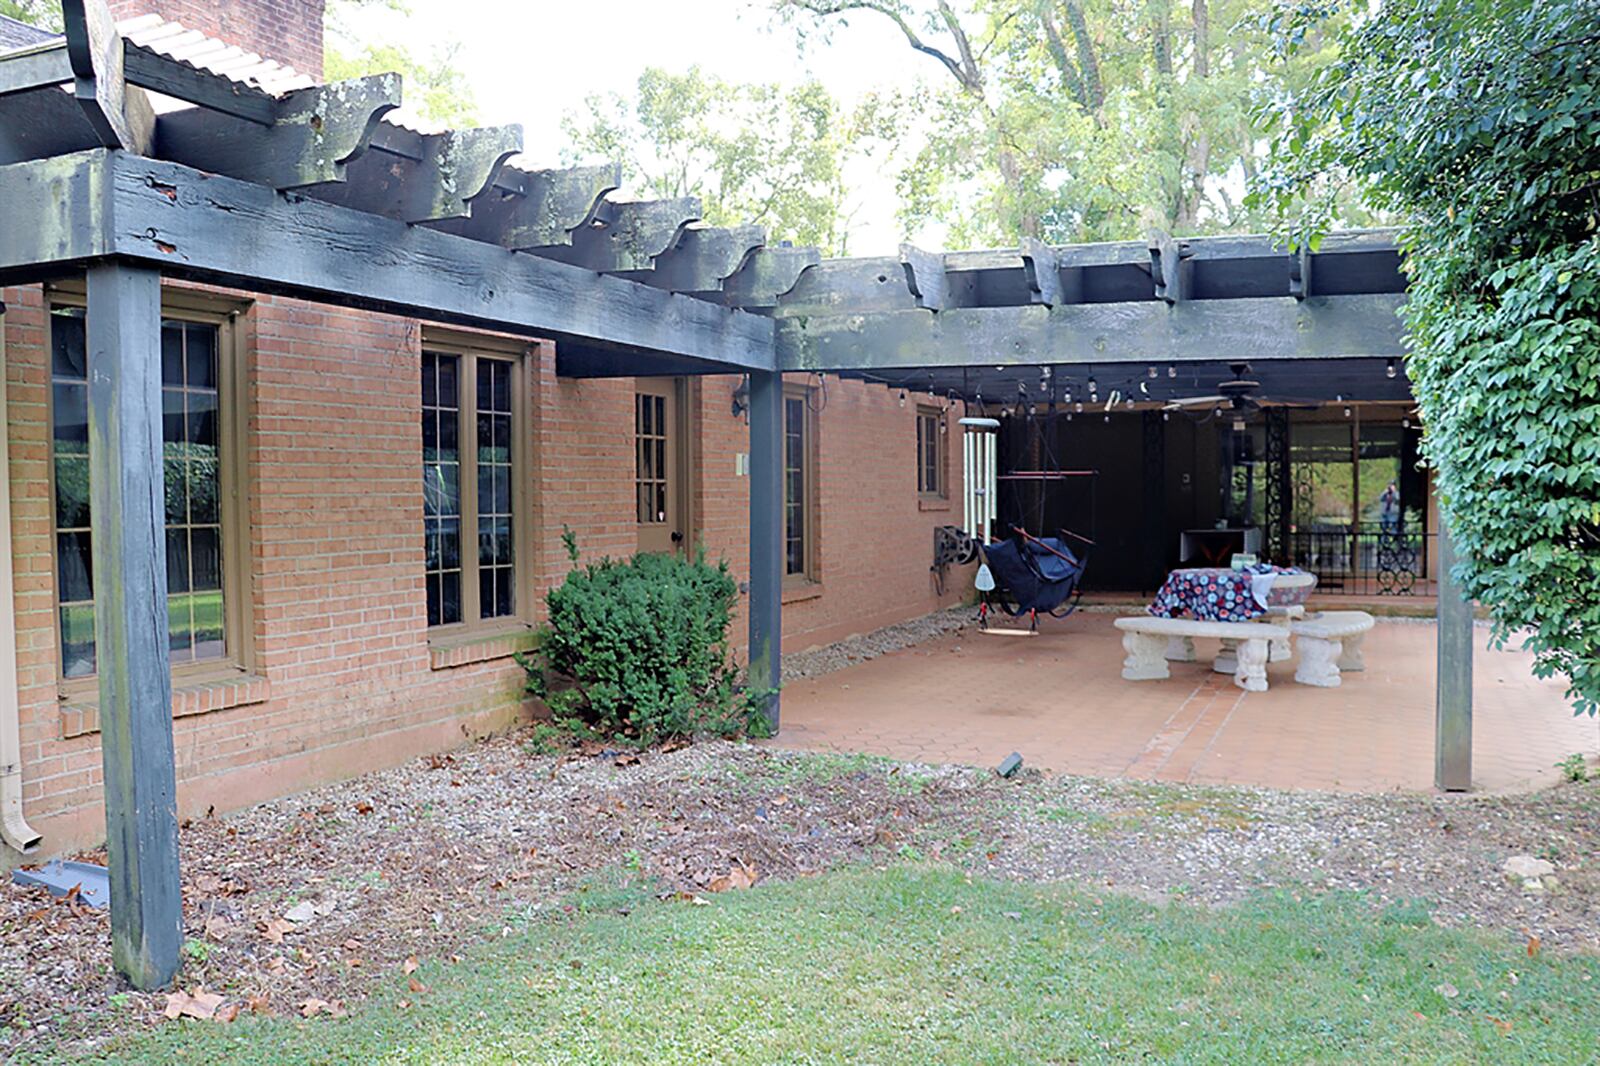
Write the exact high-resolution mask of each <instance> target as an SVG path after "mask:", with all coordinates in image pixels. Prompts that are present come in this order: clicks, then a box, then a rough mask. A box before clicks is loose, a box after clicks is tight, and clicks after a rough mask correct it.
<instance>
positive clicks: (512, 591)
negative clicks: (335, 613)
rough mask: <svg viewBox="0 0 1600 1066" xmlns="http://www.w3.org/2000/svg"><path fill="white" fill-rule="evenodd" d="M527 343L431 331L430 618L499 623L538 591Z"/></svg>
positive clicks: (426, 402) (427, 458) (487, 625)
mask: <svg viewBox="0 0 1600 1066" xmlns="http://www.w3.org/2000/svg"><path fill="white" fill-rule="evenodd" d="M524 380H525V376H524V368H523V358H522V349H521V348H518V347H509V346H508V347H486V346H484V344H483V343H481V342H478V341H476V339H473V338H468V339H466V340H461V339H457V340H456V341H455V342H453V343H452V341H451V339H450V338H449V337H447V336H439V335H435V334H431V333H430V334H429V335H428V336H427V337H425V338H424V341H423V351H422V503H423V518H422V531H423V541H424V551H425V561H424V567H423V572H424V584H425V585H426V588H427V592H426V594H427V603H428V625H429V627H431V628H434V629H437V630H446V629H448V628H450V627H460V628H461V629H462V630H472V629H495V628H499V627H502V626H504V625H507V624H511V623H516V622H518V621H520V620H522V619H523V617H524V615H525V612H526V605H527V602H528V595H527V592H526V584H527V582H526V577H527V573H526V572H527V567H526V565H525V560H526V559H528V557H529V554H528V551H527V546H526V541H527V527H528V508H527V500H526V497H527V492H526V489H525V486H524V484H523V483H524V482H525V481H526V477H525V473H524V472H525V471H526V470H527V465H526V459H525V454H524V453H525V448H526V445H525V442H526V440H527V436H528V434H527V417H528V415H527V411H528V405H527V403H526V400H525V397H524V396H523V395H522V392H523V389H524Z"/></svg>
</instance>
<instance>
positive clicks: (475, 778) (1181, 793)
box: [0, 732, 1600, 1052]
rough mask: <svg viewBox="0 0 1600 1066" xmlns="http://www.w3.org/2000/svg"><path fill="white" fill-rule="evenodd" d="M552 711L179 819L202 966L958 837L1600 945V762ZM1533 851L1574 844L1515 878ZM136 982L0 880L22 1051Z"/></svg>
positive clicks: (1171, 888) (79, 1025)
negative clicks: (724, 737) (601, 738)
mask: <svg viewBox="0 0 1600 1066" xmlns="http://www.w3.org/2000/svg"><path fill="white" fill-rule="evenodd" d="M528 740H529V734H527V733H525V732H524V733H518V734H515V735H512V736H507V737H502V738H498V739H494V740H489V741H486V742H483V743H480V744H478V745H475V746H473V747H471V748H469V749H466V750H463V751H459V752H456V753H453V754H451V755H445V756H434V757H430V758H428V759H424V760H419V761H416V762H413V763H410V764H408V765H406V766H403V767H400V768H397V769H394V770H388V771H383V772H379V773H374V774H369V775H367V776H365V777H362V778H359V779H357V780H353V781H349V782H346V783H343V784H339V785H334V786H330V787H326V788H322V789H318V790H316V791H314V792H311V793H307V794H304V795H301V796H297V797H292V798H289V799H285V800H281V801H278V802H275V803H271V804H267V805H263V806H261V807H257V808H255V809H252V810H249V811H245V812H241V813H239V814H237V815H233V816H229V817H225V818H208V819H202V820H199V821H196V822H194V823H192V824H189V825H187V826H186V827H185V828H184V832H183V834H182V847H183V871H184V873H183V877H184V910H185V926H186V936H187V937H188V944H187V946H186V949H185V968H184V974H183V977H182V985H183V987H184V988H186V989H193V988H194V987H195V986H197V985H198V986H203V987H204V988H205V990H207V991H208V992H214V993H220V994H221V995H222V996H223V997H224V998H223V1004H224V1006H223V1008H222V1009H223V1010H224V1011H226V1010H229V1009H232V1008H238V1009H243V1010H250V1009H255V1010H260V1011H265V1012H272V1013H279V1014H287V1013H291V1012H299V1011H300V1010H301V1009H302V1008H303V1006H304V1004H305V1003H306V1002H307V1001H308V1000H320V1001H324V1002H326V1003H328V1004H329V1005H330V1006H331V1007H335V1008H337V1009H344V1008H349V1007H352V1006H354V1004H356V1003H357V1002H358V1001H359V1000H360V999H362V998H363V997H364V996H366V995H368V994H369V993H370V992H371V991H372V990H373V988H374V987H375V985H376V983H377V982H379V981H386V982H392V981H395V980H405V977H404V973H405V969H406V964H407V960H408V959H411V958H413V957H415V958H417V959H419V960H439V959H441V958H443V959H448V958H450V957H451V956H452V955H456V954H458V953H460V952H461V951H463V950H464V949H465V947H466V946H467V945H468V944H471V943H474V942H477V941H481V940H482V939H484V938H485V937H492V936H498V935H501V931H502V930H507V929H514V928H516V927H517V926H519V925H520V924H521V923H524V922H526V921H529V920H533V919H536V918H538V917H540V916H541V915H543V914H545V913H547V912H549V911H551V910H552V909H557V908H563V907H568V906H571V900H572V899H573V893H574V892H575V891H576V890H578V889H580V888H582V887H584V886H585V885H586V884H589V883H594V882H595V881H596V879H597V877H599V876H600V875H602V874H603V875H604V877H606V878H617V877H621V878H623V879H625V880H630V881H632V882H633V883H634V884H636V885H640V886H648V888H649V890H651V891H655V892H659V893H661V894H664V895H668V896H671V895H677V894H686V895H691V896H692V895H701V896H704V895H708V894H710V893H712V892H713V891H715V890H718V889H726V888H737V887H741V886H742V885H744V884H746V883H748V882H750V881H752V880H753V881H755V882H758V883H759V882H760V881H764V880H767V879H771V878H793V877H803V876H806V875H809V874H811V873H814V872H818V871H821V870H825V869H828V868H829V867H832V866H836V865H838V864H840V863H847V862H856V861H863V860H871V861H878V862H882V861H890V860H892V859H895V858H901V857H903V858H907V859H913V860H916V859H925V860H935V861H942V862H950V863H955V864H958V865H960V866H963V867H965V868H967V869H970V870H972V871H973V872H974V873H983V874H988V875H992V876H999V877H1006V878H1015V879H1019V880H1025V881H1046V880H1064V881H1069V882H1076V883H1080V884H1084V885H1087V886H1096V887H1108V886H1109V887H1111V888H1113V889H1115V890H1118V891H1123V892H1128V893H1132V894H1136V895H1139V896H1142V897H1144V898H1148V899H1153V900H1170V899H1192V900H1199V901H1204V902H1206V903H1210V904H1215V905H1226V904H1227V903H1229V902H1232V901H1234V900H1237V899H1239V898H1241V897H1243V896H1245V895H1246V894H1248V893H1250V892H1253V891H1257V890H1262V889H1274V888H1281V889H1286V890H1292V891H1304V892H1321V891H1328V890H1352V889H1353V890H1361V891H1364V892H1368V893H1370V894H1371V896H1372V898H1373V901H1374V905H1375V907H1377V908H1383V907H1389V906H1403V907H1408V908H1412V909H1411V910H1410V911H1408V913H1414V912H1415V907H1416V905H1415V904H1414V903H1413V902H1412V901H1415V900H1422V901H1424V904H1425V905H1426V907H1427V908H1428V912H1429V913H1431V914H1432V916H1433V918H1434V919H1435V920H1437V921H1440V922H1442V923H1445V924H1452V925H1470V926H1480V927H1484V928H1488V929H1492V930H1496V931H1498V932H1500V933H1502V934H1503V935H1505V936H1507V937H1510V938H1523V937H1528V936H1537V937H1539V938H1540V941H1541V943H1542V945H1543V950H1558V951H1567V950H1594V949H1597V948H1600V942H1597V936H1600V932H1597V931H1600V817H1597V814H1600V788H1596V787H1595V786H1594V785H1568V786H1563V787H1561V788H1557V789H1553V790H1551V791H1549V792H1545V793H1540V794H1535V795H1531V796H1518V797H1496V798H1481V799H1479V798H1443V797H1441V798H1433V797H1428V796H1399V795H1394V796H1369V797H1361V796H1347V795H1325V794H1317V793H1291V792H1273V791H1270V790H1259V789H1221V788H1188V787H1181V786H1167V785H1155V784H1150V783H1144V782H1132V781H1101V780H1095V779H1085V778H1054V777H1053V778H1046V777H1042V776H1040V775H1038V774H1036V773H1027V774H1025V775H1024V776H1023V777H1022V778H1021V779H1019V780H1013V781H1004V780H1000V779H998V778H997V777H995V776H994V774H993V773H992V772H990V771H986V770H976V769H972V768H967V767H930V766H922V765H916V764H904V763H896V762H892V761H890V760H886V759H879V758H875V757H870V756H856V755H829V754H808V753H797V752H787V751H782V750H775V749H773V748H771V747H766V746H752V745H744V744H732V743H726V742H714V743H706V744H698V745H693V746H689V747H685V748H682V749H680V750H675V751H655V752H645V753H642V754H639V755H637V756H635V755H632V754H628V753H620V752H599V751H593V752H591V753H589V754H575V755H568V756H563V757H557V756H548V755H532V754H529V752H528V750H527V747H526V744H527V741H528ZM1513 854H1528V855H1534V856H1539V857H1542V858H1546V859H1548V860H1549V861H1550V862H1552V863H1554V864H1555V866H1556V868H1557V874H1556V877H1555V878H1554V879H1553V881H1552V882H1551V883H1549V884H1547V885H1545V886H1544V887H1542V888H1541V889H1540V890H1539V891H1537V892H1534V891H1530V890H1528V889H1527V888H1525V887H1524V886H1522V885H1520V884H1517V883H1514V882H1511V881H1507V880H1506V879H1505V878H1504V876H1503V875H1502V874H1501V872H1500V866H1501V863H1502V862H1503V861H1504V860H1505V858H1506V857H1508V856H1510V855H1513ZM165 1005H166V1000H165V997H164V996H161V995H141V994H136V993H131V992H128V991H126V990H125V989H124V988H123V987H122V986H121V984H120V982H119V981H118V980H117V978H116V977H115V976H114V974H113V973H112V971H111V965H110V949H109V942H108V932H107V922H106V917H105V914H104V912H101V911H92V910H87V909H84V908H82V907H81V906H76V905H73V904H68V903H63V902H59V901H54V900H52V899H51V898H50V897H49V896H48V895H46V894H45V893H44V892H43V891H42V890H39V889H22V888H17V887H15V886H11V885H6V886H5V887H4V888H3V889H0V1019H3V1021H4V1023H5V1027H4V1028H3V1029H0V1052H14V1051H16V1050H19V1049H21V1048H24V1047H27V1046H30V1045H33V1046H39V1047H46V1046H50V1045H52V1044H55V1043H58V1042H62V1041H65V1042H66V1043H67V1045H68V1046H70V1047H73V1048H79V1049H81V1048H84V1047H86V1046H92V1045H93V1044H94V1043H96V1042H97V1041H99V1040H101V1039H103V1038H104V1037H105V1036H106V1035H107V1034H109V1033H111V1032H113V1031H118V1030H126V1029H127V1028H129V1027H135V1026H140V1025H153V1024H161V1021H160V1018H161V1010H162V1008H163V1007H164V1006H165Z"/></svg>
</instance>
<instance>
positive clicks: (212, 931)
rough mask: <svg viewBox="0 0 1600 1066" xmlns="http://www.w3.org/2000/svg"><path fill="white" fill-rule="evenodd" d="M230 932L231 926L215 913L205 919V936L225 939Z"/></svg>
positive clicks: (231, 931)
mask: <svg viewBox="0 0 1600 1066" xmlns="http://www.w3.org/2000/svg"><path fill="white" fill-rule="evenodd" d="M232 933H233V926H231V925H229V924H228V923H227V922H226V921H224V920H223V919H221V918H219V917H217V916H216V915H214V914H213V915H212V916H211V917H209V918H207V919H206V936H208V937H210V938H211V939H212V940H226V939H227V938H228V937H229V935H230V934H232Z"/></svg>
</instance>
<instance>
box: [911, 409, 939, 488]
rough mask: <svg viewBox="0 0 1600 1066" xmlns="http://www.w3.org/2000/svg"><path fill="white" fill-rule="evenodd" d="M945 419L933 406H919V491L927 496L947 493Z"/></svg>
mask: <svg viewBox="0 0 1600 1066" xmlns="http://www.w3.org/2000/svg"><path fill="white" fill-rule="evenodd" d="M943 421H944V416H943V415H942V414H940V413H939V412H938V411H936V410H934V409H933V408H931V407H919V408H917V491H918V492H920V493H922V494H923V495H925V496H943V495H944V494H945V484H944V433H943V432H941V425H942V423H943Z"/></svg>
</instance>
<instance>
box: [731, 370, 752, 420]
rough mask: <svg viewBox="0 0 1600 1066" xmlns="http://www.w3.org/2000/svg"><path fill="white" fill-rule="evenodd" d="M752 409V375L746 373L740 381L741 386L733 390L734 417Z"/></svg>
mask: <svg viewBox="0 0 1600 1066" xmlns="http://www.w3.org/2000/svg"><path fill="white" fill-rule="evenodd" d="M749 410H750V375H749V374H746V375H745V376H744V377H743V378H741V379H740V381H739V387H738V388H736V389H734V390H733V417H734V418H738V417H739V416H740V415H742V414H744V413H745V412H746V411H749Z"/></svg>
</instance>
